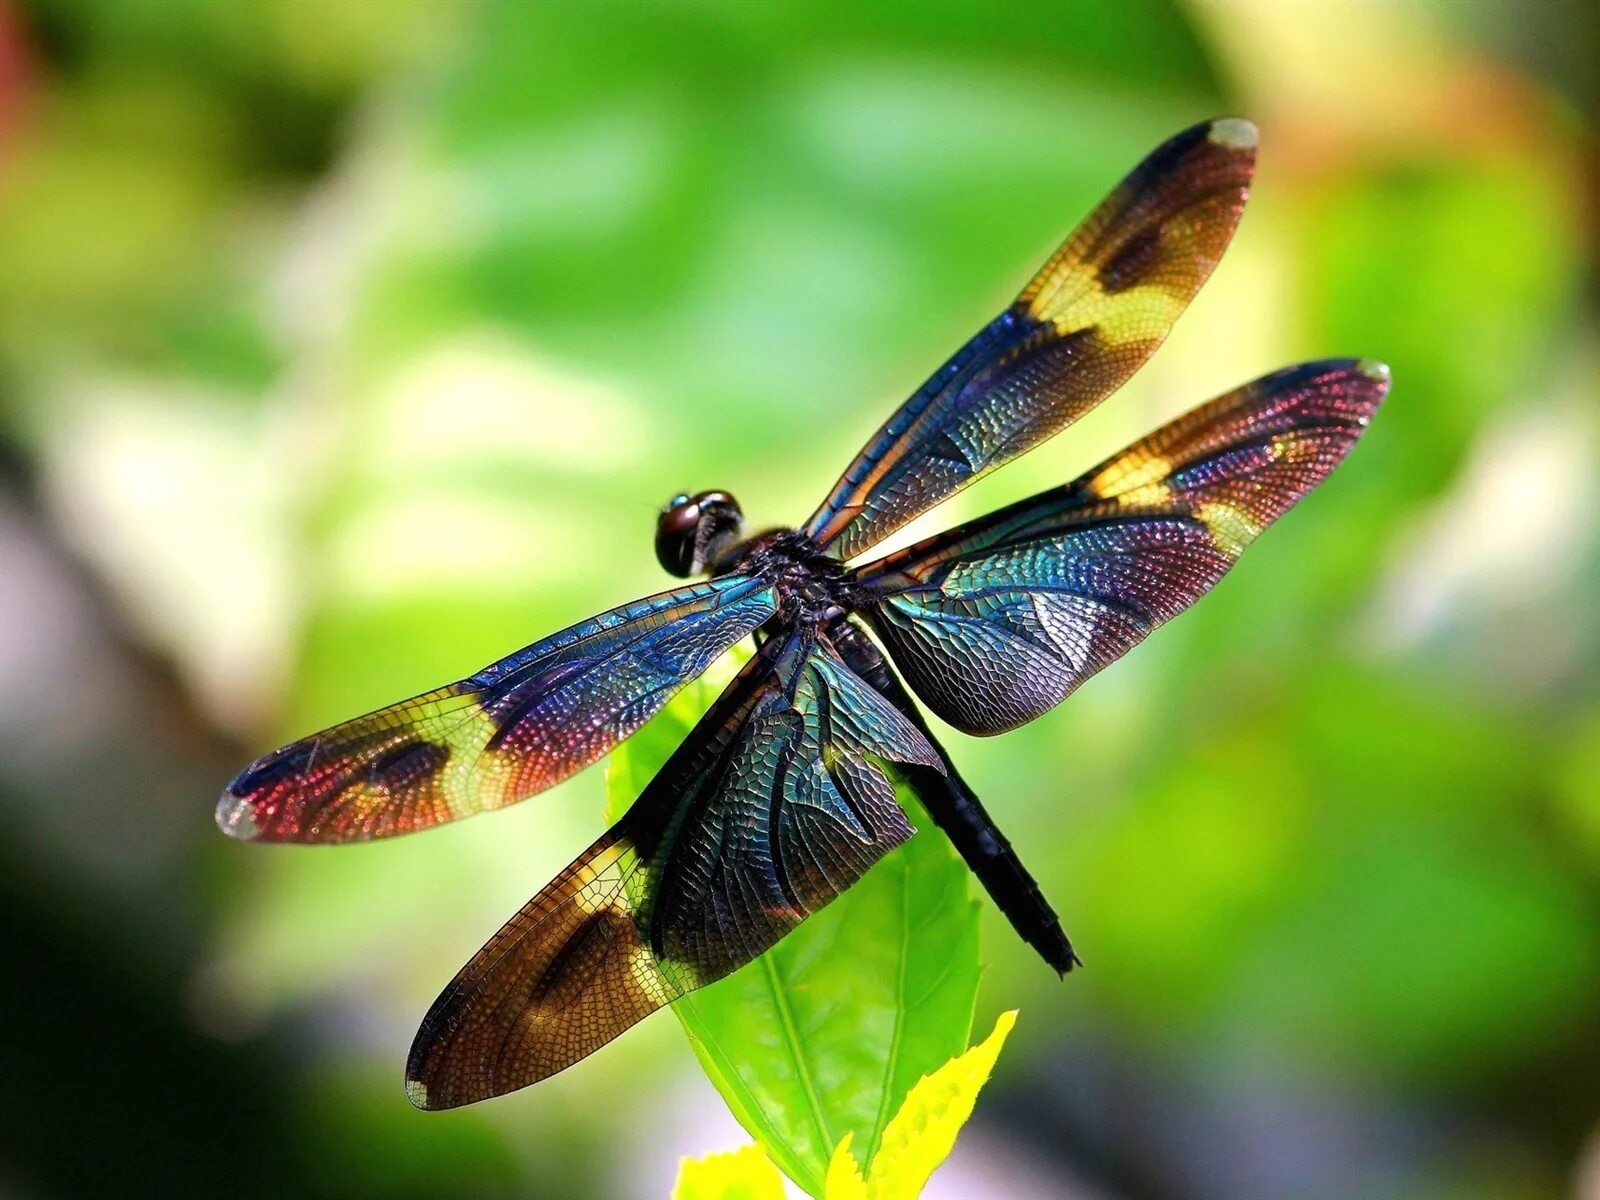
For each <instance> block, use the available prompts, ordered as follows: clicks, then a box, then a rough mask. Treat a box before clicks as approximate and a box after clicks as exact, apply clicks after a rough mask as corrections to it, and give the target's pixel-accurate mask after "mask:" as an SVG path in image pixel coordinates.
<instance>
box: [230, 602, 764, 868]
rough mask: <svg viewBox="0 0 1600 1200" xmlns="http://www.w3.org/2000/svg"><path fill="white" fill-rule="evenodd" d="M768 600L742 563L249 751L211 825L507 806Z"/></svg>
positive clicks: (373, 827)
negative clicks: (409, 695) (277, 744)
mask: <svg viewBox="0 0 1600 1200" xmlns="http://www.w3.org/2000/svg"><path fill="white" fill-rule="evenodd" d="M773 612H774V601H773V592H772V588H771V586H770V585H769V584H768V583H767V582H766V581H765V580H762V579H759V578H756V577H754V576H748V575H728V576H724V577H722V578H719V579H713V580H711V581H710V582H709V583H701V584H695V585H693V586H690V587H681V588H675V589H674V590H672V591H669V592H662V593H661V594H660V595H657V596H651V597H648V598H646V599H643V600H637V601H635V602H634V603H632V604H628V605H624V606H623V607H621V608H615V609H612V610H611V611H609V612H605V613H602V614H600V615H599V616H597V617H593V618H591V619H589V620H587V621H584V622H583V623H582V624H579V625H574V626H572V628H570V629H566V630H563V631H562V632H560V633H557V634H554V635H553V636H551V637H548V638H545V639H544V640H543V641H542V642H535V643H534V644H533V645H531V646H529V647H527V648H526V649H523V650H520V651H518V652H517V653H516V654H513V655H512V656H511V657H509V658H505V659H502V660H500V661H499V662H497V663H495V664H493V665H492V666H489V667H485V668H484V669H483V670H482V671H479V672H478V673H477V674H476V675H473V676H471V677H470V678H467V679H463V680H461V681H460V682H458V683H452V684H449V685H448V686H446V687H442V688H438V689H437V690H435V691H432V692H428V693H426V694H424V695H421V696H417V697H415V698H413V699H411V700H405V701H402V702H401V703H399V704H395V705H391V706H390V707H388V708H384V709H380V710H378V711H377V712H374V713H368V714H367V715H366V716H364V717H357V718H356V719H354V720H352V721H346V722H345V723H344V724H342V725H335V726H334V727H333V728H332V729H327V730H324V731H323V732H321V733H318V734H315V735H313V736H311V737H308V738H304V739H302V740H301V741H298V742H293V743H291V744H290V745H287V746H284V747H283V748H282V749H279V750H275V751H273V752H272V753H271V754H268V755H266V756H265V757H263V758H260V759H257V760H256V761H255V762H254V763H252V764H251V765H250V766H249V767H248V768H246V769H245V770H244V771H243V772H241V773H240V774H239V775H238V777H237V778H235V779H234V781H233V782H232V783H230V784H229V785H228V789H227V791H225V792H224V793H223V794H222V799H221V801H220V802H219V803H218V805H217V824H219V825H220V826H221V827H222V828H223V830H224V831H225V832H227V833H230V834H232V835H233V836H234V837H239V838H255V839H258V840H261V841H268V842H350V841H361V840H365V839H367V838H377V837H388V836H390V835H392V834H398V833H410V832H412V831H413V830H417V829H426V828H428V827H430V826H433V825H438V824H440V823H442V822H444V821H451V820H454V819H455V818H457V817H464V816H468V815H470V814H472V813H478V812H483V811H485V810H488V809H492V808H502V807H504V806H505V805H507V804H512V803H514V802H516V801H518V800H522V799H524V798H526V797H528V796H531V795H533V794H534V793H535V792H541V791H543V790H544V789H545V788H548V787H551V786H553V785H554V784H557V783H559V782H561V780H563V779H565V778H567V776H569V775H571V774H573V773H574V772H576V771H578V770H579V769H581V768H583V767H585V766H588V765H589V764H590V763H592V762H594V761H595V760H596V759H597V758H600V757H601V756H602V755H604V754H605V753H606V752H607V751H609V750H610V749H611V748H612V747H613V746H615V745H616V744H617V743H618V742H620V741H621V740H622V739H623V738H625V737H627V736H628V735H629V734H631V733H633V731H634V730H636V729H638V728H639V726H640V725H642V724H644V722H645V721H646V720H647V719H648V718H649V717H650V716H651V715H652V714H654V713H655V711H656V710H657V709H659V708H660V707H661V706H662V705H663V704H665V703H666V701H667V699H668V698H669V697H670V696H671V695H672V694H673V693H674V692H676V691H677V690H678V689H679V688H680V687H682V686H683V685H684V684H685V683H687V682H688V681H689V680H691V679H693V678H694V677H695V676H696V675H698V674H700V672H702V671H704V670H705V669H706V668H707V667H708V666H710V665H711V663H712V661H713V660H714V659H716V657H717V656H718V655H720V654H721V653H723V651H725V650H727V649H728V648H729V647H730V646H732V645H733V644H734V643H735V642H737V641H738V640H739V639H740V638H743V637H745V636H746V635H748V634H749V633H751V632H752V631H753V630H754V629H755V628H756V627H757V626H758V625H760V624H762V623H763V622H764V621H766V620H767V619H768V618H769V617H771V616H772V615H773Z"/></svg>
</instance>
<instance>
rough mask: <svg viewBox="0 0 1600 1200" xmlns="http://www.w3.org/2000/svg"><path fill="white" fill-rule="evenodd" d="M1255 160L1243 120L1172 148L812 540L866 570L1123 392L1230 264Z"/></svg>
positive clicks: (1053, 267) (1148, 162)
mask: <svg viewBox="0 0 1600 1200" xmlns="http://www.w3.org/2000/svg"><path fill="white" fill-rule="evenodd" d="M1255 147H1256V131H1255V127H1254V126H1252V125H1250V124H1249V122H1247V121H1241V120H1238V119H1235V118H1226V119H1222V120H1217V121H1210V122H1207V123H1205V124H1203V125H1196V126H1195V127H1193V128H1192V129H1188V130H1185V131H1184V132H1183V133H1180V134H1178V135H1177V136H1176V137H1174V138H1172V139H1171V140H1170V141H1168V142H1166V143H1165V144H1164V145H1162V146H1160V147H1159V148H1158V149H1157V150H1156V151H1155V152H1154V153H1152V154H1151V155H1150V156H1149V157H1148V158H1146V159H1145V160H1144V162H1142V163H1141V164H1140V165H1139V166H1138V167H1137V168H1135V169H1134V171H1133V173H1132V174H1131V175H1129V176H1128V177H1127V178H1126V179H1125V180H1123V181H1122V183H1121V184H1120V185H1119V186H1118V187H1117V189H1116V190H1115V191H1114V192H1112V193H1111V195H1110V196H1108V197H1107V198H1106V199H1105V200H1104V201H1102V202H1101V204H1100V206H1099V207H1098V208H1097V209H1095V210H1094V212H1093V213H1092V214H1091V215H1090V216H1089V218H1088V219H1087V220H1086V221H1084V223H1083V224H1082V225H1080V226H1079V227H1078V229H1077V230H1076V231H1075V232H1074V233H1073V234H1072V236H1071V237H1069V238H1068V239H1067V240H1066V242H1065V243H1063V244H1062V246H1061V248H1060V249H1059V250H1057V251H1056V253H1055V255H1054V256H1053V257H1052V258H1051V259H1050V261H1049V262H1048V263H1046V264H1045V265H1044V268H1043V269H1042V270H1040V272H1039V273H1038V275H1036V276H1035V277H1034V279H1033V281H1032V282H1031V283H1029V284H1028V286H1027V287H1026V288H1025V289H1023V292H1022V294H1021V295H1020V296H1018V297H1017V299H1016V301H1015V303H1013V304H1012V305H1011V307H1010V308H1008V309H1006V311H1005V312H1003V313H1001V314H1000V315H999V316H998V317H996V318H995V319H994V321H992V322H991V323H990V324H989V325H988V326H987V327H986V328H985V329H984V330H982V331H981V332H980V333H979V334H978V335H977V336H976V337H974V338H973V339H972V340H971V341H970V342H968V343H967V344H966V345H965V346H963V347H962V348H961V349H960V350H959V351H958V352H957V353H956V355H955V357H953V358H952V359H951V360H950V361H949V362H947V363H946V364H945V365H944V366H943V367H941V368H940V369H939V371H938V372H936V373H935V374H934V376H933V377H932V378H931V379H929V380H928V382H927V383H925V384H923V385H922V387H921V389H920V390H918V391H917V392H916V393H915V394H914V395H913V396H912V397H911V398H910V399H909V400H907V401H906V402H905V403H904V404H903V405H901V406H900V408H899V409H898V410H897V411H896V412H895V413H894V415H893V416H891V417H890V418H889V420H888V421H887V422H886V423H885V424H884V426H883V428H882V429H880V430H879V431H878V433H877V435H876V436H875V437H874V438H873V439H872V441H871V442H869V443H868V444H867V446H866V448H865V449H863V450H862V451H861V453H860V454H859V455H858V456H857V457H856V460H855V461H854V462H853V463H851V464H850V466H849V468H848V469H847V470H846V471H845V473H844V475H843V476H841V477H840V479H839V482H838V483H837V484H836V485H835V487H834V489H833V492H832V493H831V494H830V495H829V497H828V499H827V501H826V502H825V503H824V504H823V505H822V507H821V508H819V509H818V510H817V511H816V513H814V514H813V515H812V517H811V519H810V520H809V521H808V522H807V524H806V526H805V532H806V533H807V534H808V535H810V537H811V538H812V539H813V540H814V541H816V542H817V543H818V544H819V545H821V546H823V547H825V548H828V549H830V550H831V551H832V552H833V553H834V554H836V555H837V556H838V557H839V558H842V559H849V558H853V557H855V556H856V555H858V554H860V553H861V552H862V551H863V550H866V549H867V548H868V547H870V546H871V545H872V544H873V543H875V542H877V541H879V540H880V539H882V538H884V537H886V536H887V535H888V534H890V533H892V532H893V531H894V530H896V529H898V528H899V527H900V526H902V525H904V524H905V523H906V522H907V521H909V520H911V519H912V518H913V517H915V516H917V515H918V514H919V513H921V512H924V511H925V510H927V509H929V508H931V507H933V506H934V505H935V504H937V503H939V502H940V501H941V500H944V499H945V498H946V497H948V496H950V495H952V494H954V493H955V492H957V491H959V490H960V489H962V488H964V487H966V486H967V485H968V484H970V483H972V482H973V481H975V480H976V479H978V478H979V477H980V476H982V475H984V474H986V473H987V472H989V471H991V470H993V469H994V468H996V467H998V466H1000V465H1001V464H1002V463H1005V462H1008V461H1010V460H1011V459H1013V458H1015V457H1016V456H1017V455H1019V454H1021V453H1023V452H1024V451H1026V450H1030V449H1032V448H1033V447H1034V446H1036V445H1038V444H1039V443H1040V442H1042V441H1044V440H1045V439H1046V438H1049V437H1050V436H1052V435H1053V434H1055V433H1058V432H1060V431H1061V430H1062V429H1064V428H1066V426H1068V425H1070V424H1071V423H1072V422H1073V421H1075V420H1077V419H1078V418H1079V417H1080V416H1082V415H1083V414H1084V413H1086V412H1087V411H1089V409H1091V408H1093V407H1094V406H1095V405H1096V404H1098V403H1099V402H1100V401H1101V400H1103V399H1105V397H1106V396H1108V395H1110V394H1111V393H1112V392H1114V391H1115V390H1116V389H1117V388H1119V387H1120V386H1122V384H1123V383H1124V382H1125V381H1126V380H1127V378H1128V377H1129V376H1130V375H1132V374H1133V373H1134V371H1136V370H1138V369H1139V367H1140V366H1141V365H1143V363H1144V362H1145V360H1146V359H1148V358H1149V357H1150V355H1151V354H1153V353H1155V351H1156V348H1157V347H1158V346H1160V345H1161V342H1162V341H1163V340H1164V339H1165V337H1166V335H1167V331H1168V330H1169V329H1170V328H1171V327H1172V324H1173V322H1174V321H1176V320H1177V319H1178V316H1179V315H1180V314H1181V313H1182V312H1183V310H1184V308H1185V307H1187V306H1188V303H1189V301H1190V300H1191V299H1192V298H1193V297H1194V294H1195V293H1196V292H1197V291H1199V290H1200V285H1201V284H1203V283H1204V282H1205V281H1206V278H1207V276H1209V275H1210V274H1211V269H1212V268H1213V267H1214V266H1215V265H1216V263H1217V260H1218V259H1219V258H1221V257H1222V252H1223V250H1225V249H1226V248H1227V245H1228V241H1229V239H1230V238H1232V236H1233V231H1234V227H1235V226H1236V225H1237V224H1238V222H1239V217H1240V215H1241V213H1242V212H1243V210H1244V203H1245V199H1246V197H1247V195H1248V194H1249V186H1250V177H1251V174H1252V173H1253V171H1254V169H1255Z"/></svg>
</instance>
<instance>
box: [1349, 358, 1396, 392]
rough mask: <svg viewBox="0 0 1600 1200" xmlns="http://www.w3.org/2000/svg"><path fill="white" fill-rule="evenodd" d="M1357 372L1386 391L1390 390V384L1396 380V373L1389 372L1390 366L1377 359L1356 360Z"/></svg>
mask: <svg viewBox="0 0 1600 1200" xmlns="http://www.w3.org/2000/svg"><path fill="white" fill-rule="evenodd" d="M1356 370H1357V371H1359V372H1360V373H1361V374H1363V375H1365V376H1366V377H1367V378H1368V379H1370V380H1372V382H1373V383H1375V384H1377V385H1378V386H1379V387H1381V388H1382V389H1383V390H1384V391H1388V390H1389V384H1390V382H1391V381H1392V380H1393V379H1394V372H1392V371H1391V370H1389V364H1388V363H1386V362H1381V361H1379V360H1378V359H1376V358H1358V359H1356Z"/></svg>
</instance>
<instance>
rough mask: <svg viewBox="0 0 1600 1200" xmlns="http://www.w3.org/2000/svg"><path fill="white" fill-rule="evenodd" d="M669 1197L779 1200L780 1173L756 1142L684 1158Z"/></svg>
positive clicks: (684, 1198)
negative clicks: (735, 1148) (700, 1156)
mask: <svg viewBox="0 0 1600 1200" xmlns="http://www.w3.org/2000/svg"><path fill="white" fill-rule="evenodd" d="M672 1200H783V1176H782V1174H780V1173H779V1171H778V1168H777V1167H775V1166H773V1165H772V1160H771V1159H769V1158H768V1157H767V1156H766V1155H765V1154H764V1153H762V1150H761V1147H760V1146H745V1147H744V1148H742V1149H739V1150H729V1151H726V1152H725V1153H721V1154H708V1155H706V1156H705V1157H704V1158H686V1159H684V1160H683V1162H681V1163H679V1164H678V1182H677V1183H675V1184H673V1185H672Z"/></svg>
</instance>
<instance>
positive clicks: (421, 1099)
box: [406, 1075, 438, 1112]
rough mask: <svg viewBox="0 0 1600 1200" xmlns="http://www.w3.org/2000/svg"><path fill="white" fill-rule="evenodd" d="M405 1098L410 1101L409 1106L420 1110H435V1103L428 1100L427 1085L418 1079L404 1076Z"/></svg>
mask: <svg viewBox="0 0 1600 1200" xmlns="http://www.w3.org/2000/svg"><path fill="white" fill-rule="evenodd" d="M406 1099H407V1100H409V1101H411V1107H412V1108H415V1109H417V1110H418V1111H420V1112H435V1111H437V1109H438V1106H437V1105H434V1104H430V1103H429V1102H428V1085H427V1084H426V1083H424V1082H423V1081H422V1080H420V1079H413V1078H411V1076H409V1075H407V1076H406Z"/></svg>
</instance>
